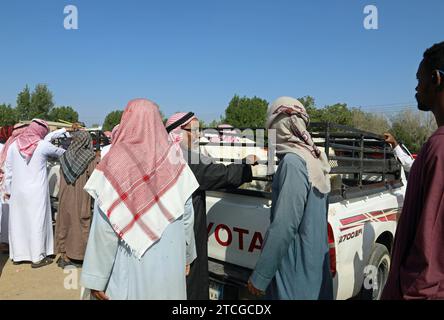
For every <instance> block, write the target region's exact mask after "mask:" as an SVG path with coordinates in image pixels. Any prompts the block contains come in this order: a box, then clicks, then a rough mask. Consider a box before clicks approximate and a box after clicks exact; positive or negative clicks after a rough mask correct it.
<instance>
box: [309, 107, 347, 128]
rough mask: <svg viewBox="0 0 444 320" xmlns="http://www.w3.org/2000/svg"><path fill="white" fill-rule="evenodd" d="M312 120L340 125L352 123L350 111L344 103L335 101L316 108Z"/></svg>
mask: <svg viewBox="0 0 444 320" xmlns="http://www.w3.org/2000/svg"><path fill="white" fill-rule="evenodd" d="M315 118H318V119H319V120H315V119H313V121H320V122H331V123H335V124H341V125H352V118H353V115H352V112H351V110H350V109H349V108H348V107H347V105H346V104H345V103H336V104H334V105H331V106H325V107H324V108H322V109H318V111H317V114H315Z"/></svg>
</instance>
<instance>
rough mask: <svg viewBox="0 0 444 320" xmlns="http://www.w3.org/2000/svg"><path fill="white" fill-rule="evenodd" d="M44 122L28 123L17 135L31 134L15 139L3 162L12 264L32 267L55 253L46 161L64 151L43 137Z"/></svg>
mask: <svg viewBox="0 0 444 320" xmlns="http://www.w3.org/2000/svg"><path fill="white" fill-rule="evenodd" d="M45 125H46V123H45V122H44V121H41V120H36V121H33V122H32V123H31V124H30V125H29V127H28V128H27V129H26V131H25V132H24V133H23V134H22V135H21V136H20V137H22V136H29V137H30V139H28V145H26V143H25V142H21V141H20V140H19V139H18V140H16V141H15V142H14V143H13V144H12V145H11V147H10V148H9V150H8V155H7V158H6V166H5V168H6V172H5V173H6V180H5V190H6V191H5V192H6V194H7V197H8V195H9V212H10V218H9V226H10V228H9V230H10V234H9V246H10V247H9V254H10V258H11V259H12V260H13V261H14V263H15V264H19V263H21V262H26V261H31V262H32V267H33V268H39V267H42V266H45V265H48V264H50V263H52V259H50V258H48V256H50V255H53V254H54V240H53V230H52V219H51V205H50V199H49V188H48V176H47V164H46V162H47V160H48V158H50V157H59V156H61V155H62V154H63V153H64V152H65V150H64V149H61V148H57V147H55V146H54V145H52V144H51V143H50V142H47V141H44V140H43V138H44V136H45V135H46V134H47V133H48V129H47V125H46V130H43V128H44V126H45ZM36 137H38V138H39V139H36ZM23 145H24V146H25V147H27V148H24V147H23ZM23 150H24V151H23ZM29 150H32V152H29ZM24 153H25V154H24Z"/></svg>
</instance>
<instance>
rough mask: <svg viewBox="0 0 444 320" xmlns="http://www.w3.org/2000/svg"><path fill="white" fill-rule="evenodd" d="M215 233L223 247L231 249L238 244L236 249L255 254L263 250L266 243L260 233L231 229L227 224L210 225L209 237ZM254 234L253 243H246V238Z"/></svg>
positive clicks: (216, 238)
mask: <svg viewBox="0 0 444 320" xmlns="http://www.w3.org/2000/svg"><path fill="white" fill-rule="evenodd" d="M212 233H214V238H215V240H216V242H217V243H218V244H219V245H221V246H222V247H229V246H230V245H234V244H236V243H237V246H236V248H238V249H239V250H241V251H244V250H248V252H253V251H254V250H259V251H260V250H261V249H262V244H263V242H264V239H263V236H262V234H261V233H260V232H259V231H255V232H251V231H249V230H247V229H243V228H238V227H233V228H230V227H229V226H227V225H225V224H218V225H215V224H214V222H210V223H209V224H208V237H210V236H211V234H212ZM250 234H253V237H252V238H251V241H248V242H247V241H246V238H247V237H246V236H247V235H250Z"/></svg>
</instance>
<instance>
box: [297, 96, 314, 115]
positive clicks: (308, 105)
mask: <svg viewBox="0 0 444 320" xmlns="http://www.w3.org/2000/svg"><path fill="white" fill-rule="evenodd" d="M298 100H299V102H300V103H302V105H303V106H304V107H305V110H307V113H308V114H309V115H312V114H314V113H316V112H317V111H318V109H317V108H316V104H315V98H313V97H312V96H305V97H302V98H298Z"/></svg>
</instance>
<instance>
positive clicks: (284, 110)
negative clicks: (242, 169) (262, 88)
mask: <svg viewBox="0 0 444 320" xmlns="http://www.w3.org/2000/svg"><path fill="white" fill-rule="evenodd" d="M309 123H310V117H309V116H308V114H307V111H306V110H305V108H304V106H303V105H302V103H300V102H299V101H298V100H297V99H294V98H291V97H281V98H278V99H277V100H276V101H275V102H273V103H272V104H271V105H270V106H269V108H268V116H267V128H268V129H275V130H276V153H277V154H278V155H284V154H287V153H294V154H297V155H299V156H300V157H302V158H303V159H304V160H305V163H306V164H307V171H308V178H309V180H310V183H311V184H312V185H313V187H315V188H316V189H318V191H320V192H321V193H324V194H326V193H329V192H330V190H331V187H330V176H329V173H330V170H331V167H330V165H329V163H328V159H327V156H326V155H325V153H324V152H322V151H321V150H319V149H318V148H317V147H316V145H315V143H314V142H313V140H312V138H311V135H310V134H309V133H308V131H307V126H308V125H309Z"/></svg>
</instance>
